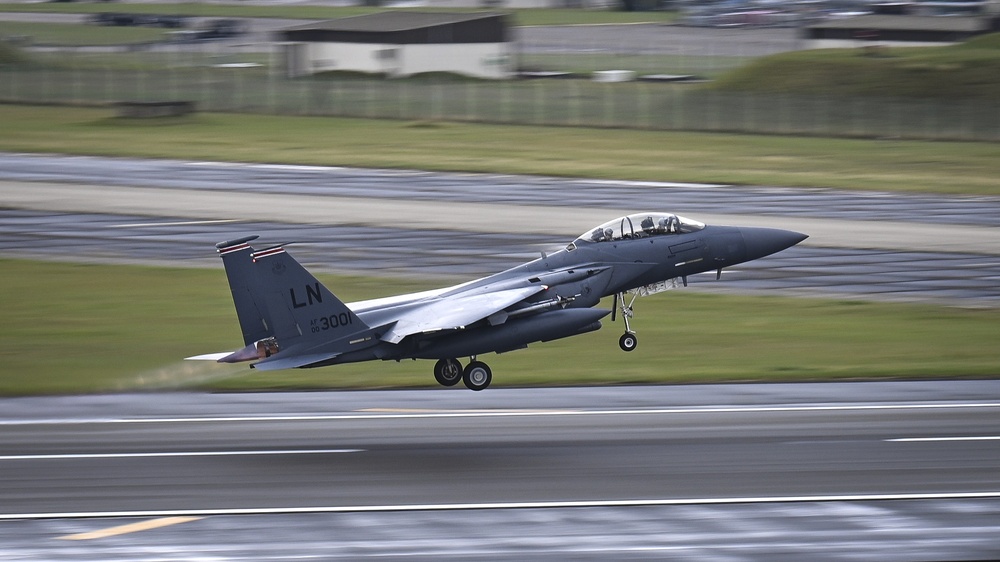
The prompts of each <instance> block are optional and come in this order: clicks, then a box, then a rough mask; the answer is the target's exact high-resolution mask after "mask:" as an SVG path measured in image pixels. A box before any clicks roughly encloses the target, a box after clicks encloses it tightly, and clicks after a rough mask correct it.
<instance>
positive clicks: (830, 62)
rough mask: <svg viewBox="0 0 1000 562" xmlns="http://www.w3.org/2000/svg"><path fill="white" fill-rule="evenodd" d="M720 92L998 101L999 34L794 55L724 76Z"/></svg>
mask: <svg viewBox="0 0 1000 562" xmlns="http://www.w3.org/2000/svg"><path fill="white" fill-rule="evenodd" d="M711 87H712V88H713V89H716V90H723V91H753V92H763V93H781V94H807V95H818V96H827V97H831V98H835V97H841V96H843V97H846V96H871V97H900V98H940V99H948V100H953V99H981V100H997V99H1000V34H991V35H984V36H981V37H979V38H976V39H973V40H971V41H968V42H966V43H961V44H957V45H951V46H945V47H923V48H914V47H905V48H904V47H900V48H891V49H884V50H882V51H879V55H878V56H870V55H866V54H865V53H864V51H862V50H860V49H825V50H810V51H795V52H789V53H781V54H777V55H772V56H769V57H764V58H761V59H758V60H756V61H753V62H752V63H750V64H747V65H746V66H744V67H742V68H739V69H736V70H733V71H732V72H730V73H728V74H726V75H723V76H722V77H720V79H719V80H718V81H716V82H715V83H714V84H713V85H712V86H711Z"/></svg>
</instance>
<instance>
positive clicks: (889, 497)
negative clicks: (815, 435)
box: [0, 491, 1000, 521]
mask: <svg viewBox="0 0 1000 562" xmlns="http://www.w3.org/2000/svg"><path fill="white" fill-rule="evenodd" d="M997 498H1000V491H988V492H942V493H921V494H845V495H829V496H822V495H817V496H770V497H746V498H678V499H636V500H596V501H594V500H586V501H539V502H490V503H454V504H413V505H406V504H403V505H354V506H314V507H260V508H219V509H169V510H148V511H76V512H66V513H10V514H0V521H9V520H14V519H93V518H99V517H100V518H105V517H107V518H110V517H208V516H212V515H215V516H221V515H295V514H309V513H379V512H413V511H469V510H483V509H567V508H576V507H652V506H684V505H736V504H776V503H816V502H875V501H904V500H965V499H997Z"/></svg>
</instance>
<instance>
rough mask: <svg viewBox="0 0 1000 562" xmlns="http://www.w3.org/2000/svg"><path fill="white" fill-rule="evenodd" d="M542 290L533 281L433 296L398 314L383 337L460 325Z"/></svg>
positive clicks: (400, 337)
mask: <svg viewBox="0 0 1000 562" xmlns="http://www.w3.org/2000/svg"><path fill="white" fill-rule="evenodd" d="M544 290H545V286H544V285H533V286H531V287H521V288H517V289H506V290H503V291H493V292H487V293H478V294H472V295H464V296H453V297H447V298H442V299H438V300H434V301H431V302H428V303H427V304H425V305H423V306H418V307H416V308H414V309H412V310H410V311H408V312H407V313H406V314H404V315H403V316H401V317H400V318H399V319H398V320H397V321H396V323H395V325H394V326H393V327H392V329H390V330H389V331H387V332H386V333H385V334H383V335H382V341H386V342H389V343H399V342H400V341H402V340H403V338H405V337H407V336H412V335H414V334H424V333H429V332H438V331H441V330H457V329H461V328H464V327H466V326H468V325H469V324H472V323H474V322H478V321H479V320H482V319H483V318H487V317H489V316H492V315H494V314H496V313H497V312H499V311H501V310H503V309H505V308H507V307H508V306H511V305H513V304H515V303H518V302H520V301H522V300H524V299H526V298H528V297H530V296H532V295H534V294H536V293H539V292H541V291H544Z"/></svg>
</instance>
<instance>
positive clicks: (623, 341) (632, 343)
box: [611, 293, 639, 351]
mask: <svg viewBox="0 0 1000 562" xmlns="http://www.w3.org/2000/svg"><path fill="white" fill-rule="evenodd" d="M637 296H639V294H638V293H632V298H631V299H629V301H628V304H625V293H617V294H615V304H614V307H613V308H612V309H611V321H612V322H614V320H615V317H614V313H615V310H616V309H619V304H621V307H620V309H621V311H622V321H624V322H625V333H624V334H622V337H620V338H618V347H620V348H622V351H634V350H635V348H636V347H638V345H639V338H637V337H636V336H635V332H633V331H632V327H631V326H629V319H630V318H632V317H633V316H635V311H634V310H633V309H632V303H634V302H635V298H636V297H637Z"/></svg>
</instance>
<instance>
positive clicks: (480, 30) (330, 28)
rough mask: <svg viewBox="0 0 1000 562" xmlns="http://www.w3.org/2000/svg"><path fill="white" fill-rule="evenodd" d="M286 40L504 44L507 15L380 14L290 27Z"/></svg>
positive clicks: (479, 13) (506, 35) (474, 13)
mask: <svg viewBox="0 0 1000 562" xmlns="http://www.w3.org/2000/svg"><path fill="white" fill-rule="evenodd" d="M279 37H281V38H282V39H283V40H285V41H293V42H310V43H361V44H383V45H385V44H389V45H409V44H424V45H427V44H431V45H442V44H468V43H505V42H507V41H509V39H508V33H507V15H506V14H499V13H494V12H465V13H449V12H398V11H393V12H380V13H377V14H367V15H364V16H355V17H351V18H341V19H336V20H329V21H323V22H317V23H311V24H307V25H299V26H296V27H290V28H288V29H285V30H282V31H280V32H279Z"/></svg>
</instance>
